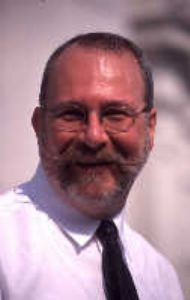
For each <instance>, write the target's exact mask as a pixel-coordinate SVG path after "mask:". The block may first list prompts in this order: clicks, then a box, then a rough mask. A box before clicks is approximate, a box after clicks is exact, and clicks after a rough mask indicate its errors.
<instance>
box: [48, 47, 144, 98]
mask: <svg viewBox="0 0 190 300" xmlns="http://www.w3.org/2000/svg"><path fill="white" fill-rule="evenodd" d="M93 98H94V99H93ZM143 98H144V81H143V77H142V73H141V70H140V67H139V64H138V62H137V60H136V58H135V57H134V55H133V54H132V53H131V52H130V51H126V52H124V51H123V52H118V53H115V52H113V51H109V50H102V49H94V48H83V47H79V46H71V47H69V48H68V49H66V50H65V51H64V52H63V53H62V54H61V55H60V56H59V57H58V58H57V59H56V61H55V62H54V64H53V65H52V68H51V73H50V75H49V81H48V92H47V101H48V102H50V103H52V102H53V103H55V102H57V101H58V102H59V101H64V100H68V99H72V100H81V99H83V102H85V99H88V101H93V100H94V102H97V101H98V99H99V101H101V102H102V101H104V100H105V101H106V100H108V99H110V100H116V99H118V100H123V99H127V101H129V102H130V101H132V102H137V104H139V101H140V102H142V101H144V99H143Z"/></svg>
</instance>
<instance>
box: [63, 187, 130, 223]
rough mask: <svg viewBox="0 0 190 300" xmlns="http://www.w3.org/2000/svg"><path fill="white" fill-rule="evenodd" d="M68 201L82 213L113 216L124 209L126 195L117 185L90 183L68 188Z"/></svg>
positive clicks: (100, 217)
mask: <svg viewBox="0 0 190 300" xmlns="http://www.w3.org/2000/svg"><path fill="white" fill-rule="evenodd" d="M66 194H67V197H66V198H67V199H68V203H69V204H70V205H71V206H73V207H74V208H76V209H77V210H78V211H80V212H81V213H82V214H84V215H87V216H89V217H91V218H95V219H108V218H112V217H114V216H115V215H117V214H118V213H120V212H121V210H122V209H123V207H124V205H125V202H126V195H123V190H121V189H120V188H118V187H117V186H116V185H115V186H114V187H113V186H112V188H111V186H109V184H108V183H107V184H106V183H105V184H104V182H103V183H101V185H95V184H88V185H86V186H85V187H81V186H78V185H74V184H73V185H70V186H69V187H67V189H66Z"/></svg>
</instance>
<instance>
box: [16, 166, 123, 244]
mask: <svg viewBox="0 0 190 300" xmlns="http://www.w3.org/2000/svg"><path fill="white" fill-rule="evenodd" d="M17 192H19V193H22V192H23V193H24V194H26V195H28V196H29V198H30V199H31V200H32V202H33V203H34V205H35V206H36V208H37V209H38V210H41V211H43V212H44V213H46V214H47V215H48V218H50V219H52V220H53V221H54V222H55V223H56V224H57V225H58V226H59V228H60V229H61V230H62V231H64V232H65V233H66V235H68V236H69V237H70V238H71V239H72V241H73V242H74V243H75V244H76V245H77V246H78V247H80V248H83V247H84V246H85V245H86V244H88V243H89V242H90V240H91V239H92V238H93V236H94V234H95V232H96V230H97V228H98V226H99V224H100V220H96V219H92V218H90V217H88V216H86V215H83V214H82V213H80V212H79V211H78V210H76V209H75V208H73V207H71V206H69V205H68V204H67V203H66V201H64V199H63V198H61V197H60V196H59V195H58V194H57V193H56V192H55V191H54V189H53V188H52V187H51V185H50V184H49V182H48V180H47V177H46V175H45V173H44V170H43V168H42V166H41V165H39V166H38V168H37V171H36V173H35V175H34V177H33V178H32V180H31V181H30V182H28V183H26V184H24V185H21V186H20V187H19V189H18V190H17ZM113 221H114V223H115V224H116V226H117V228H118V230H119V233H120V235H121V234H122V231H123V213H121V214H119V215H118V216H116V217H115V218H114V219H113Z"/></svg>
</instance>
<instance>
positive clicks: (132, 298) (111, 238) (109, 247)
mask: <svg viewBox="0 0 190 300" xmlns="http://www.w3.org/2000/svg"><path fill="white" fill-rule="evenodd" d="M96 235H97V237H98V239H99V240H100V242H101V244H102V247H103V252H102V272H103V285H104V291H105V295H106V298H107V300H138V299H139V297H138V294H137V291H136V288H135V285H134V282H133V279H132V276H131V274H130V272H129V269H128V267H127V265H126V263H125V258H124V256H123V252H122V245H121V241H120V239H119V235H118V231H117V228H116V226H115V224H114V222H113V221H111V220H105V221H102V222H101V224H100V226H99V228H98V230H97V232H96Z"/></svg>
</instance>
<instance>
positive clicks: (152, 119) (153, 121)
mask: <svg viewBox="0 0 190 300" xmlns="http://www.w3.org/2000/svg"><path fill="white" fill-rule="evenodd" d="M156 120H157V111H156V108H154V107H153V108H152V109H151V111H150V115H149V120H148V128H149V136H150V148H151V149H152V147H153V145H154V135H155V128H156Z"/></svg>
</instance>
